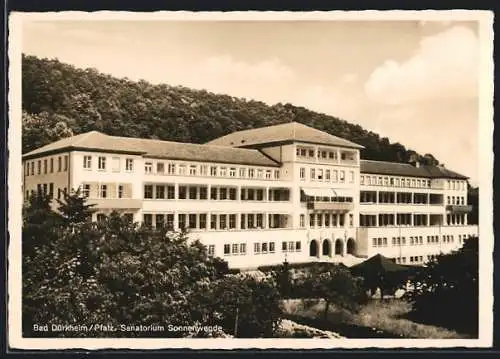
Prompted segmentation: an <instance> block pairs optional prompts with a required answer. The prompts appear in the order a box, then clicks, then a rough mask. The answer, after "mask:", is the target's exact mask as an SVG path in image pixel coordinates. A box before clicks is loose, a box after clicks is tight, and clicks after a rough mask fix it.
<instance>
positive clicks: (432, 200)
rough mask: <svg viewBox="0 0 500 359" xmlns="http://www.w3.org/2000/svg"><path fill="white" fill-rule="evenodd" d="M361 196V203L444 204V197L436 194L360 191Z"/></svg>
mask: <svg viewBox="0 0 500 359" xmlns="http://www.w3.org/2000/svg"><path fill="white" fill-rule="evenodd" d="M359 195H360V197H359V201H360V203H370V204H376V203H398V204H437V205H440V204H443V195H441V194H435V193H412V192H387V191H379V192H377V191H360V193H359ZM457 198H458V197H457ZM448 199H449V198H448Z"/></svg>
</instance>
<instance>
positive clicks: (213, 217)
mask: <svg viewBox="0 0 500 359" xmlns="http://www.w3.org/2000/svg"><path fill="white" fill-rule="evenodd" d="M210 229H217V215H216V214H212V215H210Z"/></svg>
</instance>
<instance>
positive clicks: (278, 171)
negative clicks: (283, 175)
mask: <svg viewBox="0 0 500 359" xmlns="http://www.w3.org/2000/svg"><path fill="white" fill-rule="evenodd" d="M279 178H280V170H274V179H279Z"/></svg>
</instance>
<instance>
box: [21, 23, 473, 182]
mask: <svg viewBox="0 0 500 359" xmlns="http://www.w3.org/2000/svg"><path fill="white" fill-rule="evenodd" d="M23 53H25V54H29V55H35V56H37V57H40V58H51V59H52V58H57V59H59V60H60V61H62V62H65V63H69V64H72V65H75V66H76V67H80V68H88V67H93V68H96V69H97V70H99V71H100V72H103V73H107V74H111V75H114V76H117V77H127V78H129V79H132V80H139V79H144V80H146V81H148V82H151V83H154V84H159V83H166V84H170V85H183V86H187V87H190V88H194V89H205V90H208V91H212V92H215V93H224V94H228V95H231V96H236V97H244V98H247V99H254V100H259V101H263V102H265V103H268V104H275V103H278V102H282V103H287V102H289V103H292V104H294V105H296V106H303V107H306V108H309V109H311V110H314V111H318V112H322V113H326V114H329V115H333V116H336V117H340V118H342V119H344V120H346V121H348V122H351V123H355V124H359V125H361V126H362V127H364V128H365V129H367V130H371V131H374V132H376V133H378V134H380V135H381V136H383V137H388V138H389V140H390V141H391V142H400V143H402V144H403V145H405V146H406V147H407V148H411V149H414V150H416V151H417V152H419V153H421V154H424V153H432V154H433V155H434V156H435V157H436V158H437V159H438V160H439V161H440V162H442V163H444V164H445V166H446V167H447V168H449V169H451V170H454V171H457V172H459V173H462V174H464V175H467V176H469V177H470V182H471V184H473V185H474V184H475V183H477V180H478V155H479V152H478V140H477V138H478V121H479V116H478V81H479V41H478V28H477V22H473V21H471V22H453V21H338V20H337V21H179V20H176V21H173V20H168V21H165V20H164V21H104V20H103V21H74V20H72V21H53V22H48V21H45V22H40V21H38V22H34V21H30V22H27V23H25V24H24V26H23Z"/></svg>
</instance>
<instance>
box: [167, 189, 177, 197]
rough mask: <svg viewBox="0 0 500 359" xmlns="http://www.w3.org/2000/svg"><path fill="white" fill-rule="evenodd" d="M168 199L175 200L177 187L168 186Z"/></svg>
mask: <svg viewBox="0 0 500 359" xmlns="http://www.w3.org/2000/svg"><path fill="white" fill-rule="evenodd" d="M167 199H175V186H167Z"/></svg>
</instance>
